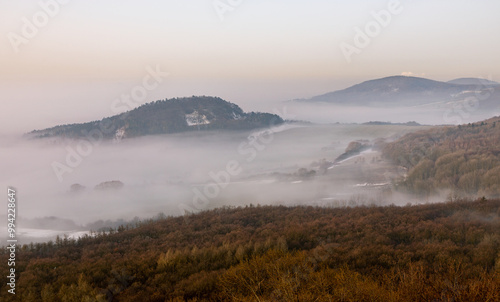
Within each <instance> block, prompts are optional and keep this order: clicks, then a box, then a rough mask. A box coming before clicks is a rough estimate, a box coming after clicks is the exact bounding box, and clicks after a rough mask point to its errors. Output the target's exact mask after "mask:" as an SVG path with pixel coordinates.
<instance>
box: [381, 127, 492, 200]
mask: <svg viewBox="0 0 500 302" xmlns="http://www.w3.org/2000/svg"><path fill="white" fill-rule="evenodd" d="M383 153H384V155H385V156H386V157H387V158H389V159H391V160H392V161H393V162H395V163H396V164H398V165H400V166H403V167H405V168H407V169H409V170H408V174H407V177H406V178H405V179H403V180H402V181H401V182H400V183H399V185H400V186H401V187H402V188H404V189H406V190H409V191H410V192H413V193H417V194H422V195H428V194H432V193H436V192H437V191H438V190H442V189H446V190H452V191H453V194H454V195H458V196H466V195H467V196H477V195H479V196H487V197H499V196H500V117H495V118H491V119H488V120H485V121H482V122H478V123H473V124H467V125H459V126H447V127H435V128H433V129H430V130H426V131H419V132H415V133H410V134H407V135H405V136H404V137H402V138H401V139H399V140H397V141H395V142H392V143H390V144H388V145H386V146H385V147H384V151H383Z"/></svg>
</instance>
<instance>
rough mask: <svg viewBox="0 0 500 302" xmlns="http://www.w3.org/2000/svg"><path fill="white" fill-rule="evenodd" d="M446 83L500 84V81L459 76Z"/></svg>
mask: <svg viewBox="0 0 500 302" xmlns="http://www.w3.org/2000/svg"><path fill="white" fill-rule="evenodd" d="M446 83H450V84H457V85H484V86H487V85H500V83H498V82H495V81H490V80H487V79H481V78H459V79H454V80H451V81H448V82H446Z"/></svg>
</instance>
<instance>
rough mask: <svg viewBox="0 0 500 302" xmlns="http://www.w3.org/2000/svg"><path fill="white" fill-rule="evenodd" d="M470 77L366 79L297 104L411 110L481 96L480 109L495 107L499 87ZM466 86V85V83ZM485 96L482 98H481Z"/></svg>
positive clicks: (499, 98) (497, 101) (497, 102)
mask: <svg viewBox="0 0 500 302" xmlns="http://www.w3.org/2000/svg"><path fill="white" fill-rule="evenodd" d="M476 80H477V81H476V82H477V84H470V83H474V81H473V80H472V79H471V78H464V79H456V80H452V81H450V82H440V81H434V80H429V79H425V78H418V77H409V76H391V77H386V78H381V79H375V80H369V81H365V82H362V83H360V84H357V85H354V86H351V87H348V88H346V89H343V90H337V91H334V92H329V93H326V94H323V95H319V96H315V97H312V98H310V99H303V100H300V101H301V102H310V103H314V102H323V103H331V104H337V105H353V106H371V107H385V106H391V107H412V106H421V105H427V104H433V103H443V104H445V103H447V102H460V101H463V100H465V99H466V98H469V97H477V96H481V97H482V99H481V101H482V108H483V109H491V108H496V107H498V105H499V102H500V85H494V83H495V82H492V81H490V82H484V83H486V84H482V82H480V80H479V79H476ZM467 83H469V84H467ZM485 95H487V96H488V97H487V98H485V97H484V96H485Z"/></svg>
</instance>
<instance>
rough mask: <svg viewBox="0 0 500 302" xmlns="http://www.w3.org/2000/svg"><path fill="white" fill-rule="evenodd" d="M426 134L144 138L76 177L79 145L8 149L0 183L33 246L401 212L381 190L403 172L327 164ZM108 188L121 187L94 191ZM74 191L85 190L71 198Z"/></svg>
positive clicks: (308, 128)
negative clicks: (162, 228) (253, 208)
mask: <svg viewBox="0 0 500 302" xmlns="http://www.w3.org/2000/svg"><path fill="white" fill-rule="evenodd" d="M427 128H429V127H428V126H400V125H377V126H374V125H355V124H337V125H312V124H300V123H294V124H285V125H281V126H277V127H273V128H270V129H262V130H257V131H243V132H242V131H208V132H191V133H180V134H168V135H158V136H145V137H140V138H133V139H125V140H122V141H119V142H112V141H103V142H102V143H101V144H99V145H94V146H93V147H92V149H91V152H89V154H86V156H80V158H81V160H80V162H79V163H78V165H75V167H71V166H70V165H69V163H68V162H67V158H68V156H69V155H73V153H71V152H69V151H68V150H70V151H71V150H73V151H72V152H76V151H77V150H79V149H78V148H79V143H81V142H80V141H79V140H69V139H60V138H48V139H41V140H22V141H19V140H14V141H11V142H10V143H9V144H7V145H6V146H4V147H1V148H2V151H3V152H4V153H5V154H6V155H7V156H8V157H9V158H11V159H12V160H10V161H9V162H6V163H5V164H6V166H5V169H4V170H3V171H6V172H7V171H8V174H6V175H4V179H5V178H6V177H8V178H9V181H10V182H11V184H17V186H18V187H19V192H18V199H19V203H18V209H17V210H18V211H19V213H20V215H19V217H20V218H19V228H18V231H19V232H20V234H19V235H20V236H19V239H20V240H21V241H22V242H23V243H29V242H30V241H38V242H39V241H43V240H48V239H52V240H54V239H55V236H56V235H57V234H59V235H60V236H63V234H67V235H69V236H73V234H75V233H76V234H79V232H82V231H90V230H91V229H92V230H98V229H99V228H100V227H104V226H105V225H106V223H102V222H105V221H108V222H110V221H113V222H116V221H120V220H125V221H130V220H132V219H134V217H138V218H141V219H147V218H150V217H153V216H156V215H157V214H158V213H164V214H165V215H167V216H178V215H183V214H184V213H185V212H186V211H190V212H199V211H202V210H207V209H213V208H217V207H222V206H244V205H248V204H250V203H253V204H258V203H259V204H262V205H273V204H274V205H299V204H305V205H329V204H331V203H335V202H338V201H342V202H348V201H349V200H351V199H353V200H355V201H356V202H357V203H356V204H362V203H366V204H370V203H374V204H379V205H386V204H391V203H395V204H402V205H404V204H406V203H408V202H411V200H409V198H410V197H407V196H400V197H398V196H397V195H393V196H391V195H390V194H387V190H385V191H384V190H383V189H384V187H388V186H390V182H391V179H392V178H393V177H396V176H397V175H399V174H401V173H402V171H400V170H398V168H397V167H396V166H394V165H393V164H391V163H390V162H387V161H386V160H383V158H382V156H381V155H380V153H379V152H378V151H375V150H365V151H364V152H363V153H362V154H354V155H353V156H350V157H349V158H346V159H345V160H343V161H342V162H340V163H338V164H335V165H333V162H334V160H335V159H336V158H337V157H338V156H339V155H341V154H342V153H343V152H344V151H345V149H346V147H347V145H348V144H349V143H350V142H352V141H355V140H366V141H369V142H372V141H373V140H375V139H377V138H380V137H386V138H388V139H389V140H393V139H395V138H397V137H400V136H402V135H403V134H405V133H408V132H411V131H416V130H418V129H427ZM266 131H271V132H269V133H268V132H266ZM68 154H69V155H68ZM69 158H70V159H72V160H73V158H72V157H69ZM54 162H57V163H60V164H63V165H67V167H69V168H70V170H67V171H66V170H64V171H63V173H62V174H61V180H62V181H61V182H60V181H59V180H60V179H59V178H58V176H57V173H55V170H54V169H53V165H54ZM230 162H231V163H237V166H238V168H239V169H236V170H237V171H236V172H239V173H236V174H235V175H229V178H227V176H228V172H227V165H228V163H230ZM321 163H322V165H323V166H321V167H320V164H321ZM312 171H314V173H312ZM308 173H312V175H309V174H308ZM112 180H116V181H120V182H122V183H123V184H124V186H123V187H122V188H120V189H113V188H111V189H109V190H95V189H94V187H95V186H97V185H98V184H100V183H103V182H106V181H112ZM74 184H78V185H80V186H81V190H77V191H75V190H72V189H71V188H72V187H71V186H72V185H74ZM378 185H380V187H379V186H378ZM207 193H208V194H207ZM215 193H217V194H215ZM200 194H201V195H202V196H201V197H197V196H199V195H200ZM443 199H444V197H443ZM443 199H441V198H438V199H437V200H443ZM427 201H429V200H427ZM415 202H418V201H415ZM2 219H4V218H3V217H2ZM61 220H62V221H61ZM65 220H70V222H68V221H65ZM99 221H101V223H100V222H99ZM4 225H5V224H2V227H3V226H4ZM108 226H113V223H108ZM38 230H39V231H38Z"/></svg>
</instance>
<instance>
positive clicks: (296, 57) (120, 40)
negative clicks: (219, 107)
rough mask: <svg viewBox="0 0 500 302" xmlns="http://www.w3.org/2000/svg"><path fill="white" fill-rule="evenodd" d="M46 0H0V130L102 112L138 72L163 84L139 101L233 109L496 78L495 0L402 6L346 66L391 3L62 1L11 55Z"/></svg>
mask: <svg viewBox="0 0 500 302" xmlns="http://www.w3.org/2000/svg"><path fill="white" fill-rule="evenodd" d="M54 1H55V0H38V1H28V0H25V1H1V2H0V91H1V92H2V93H1V98H2V99H1V103H2V109H3V110H2V112H1V113H0V114H1V115H0V120H1V122H0V127H1V129H4V130H5V129H10V128H11V129H13V130H14V131H20V132H26V131H29V130H30V129H33V128H44V127H49V126H52V125H55V124H60V123H70V122H83V121H87V120H89V119H91V120H92V119H100V118H102V117H104V116H109V115H111V114H112V113H113V112H111V110H110V107H111V105H110V104H111V103H112V102H113V100H114V99H115V98H117V97H119V96H120V95H121V94H123V93H129V92H130V90H131V89H133V87H135V85H139V84H140V83H141V81H142V78H143V77H144V76H145V75H146V74H147V73H146V70H145V68H146V67H147V66H153V67H154V66H160V68H161V70H163V71H165V72H168V73H169V76H168V77H167V78H166V79H165V80H164V82H163V83H162V84H161V85H160V86H159V87H158V88H157V89H155V90H154V91H151V92H150V93H149V94H148V96H147V98H146V99H145V100H144V102H143V103H146V102H150V101H154V100H156V99H163V98H170V97H177V96H190V95H216V96H220V97H222V98H224V99H226V100H228V101H231V102H234V103H237V104H239V105H241V106H242V107H243V109H244V110H254V109H258V108H259V104H260V103H262V102H272V101H283V100H288V99H294V98H303V97H311V96H314V95H319V94H323V93H325V92H329V91H333V90H337V89H342V88H345V87H347V86H350V85H353V84H356V83H359V82H362V81H365V80H369V79H373V78H379V77H385V76H390V75H398V74H402V73H405V74H413V75H415V76H423V77H426V78H430V79H434V80H443V81H447V80H451V79H454V78H458V77H484V78H490V79H492V80H496V81H499V80H500V60H499V59H498V53H499V50H500V39H498V37H497V36H498V34H497V32H496V31H497V30H498V29H500V18H498V12H500V1H498V0H480V1H464V0H459V1H457V0H455V1H451V0H440V1H436V0H434V1H431V0H419V1H415V0H414V1H411V0H401V1H399V2H400V4H401V7H402V11H401V12H400V13H399V14H396V15H391V20H390V22H389V24H388V25H387V26H386V27H381V30H380V33H378V34H376V35H375V36H374V37H373V38H371V39H370V42H369V44H368V45H367V46H366V47H364V48H362V49H360V53H359V54H354V55H352V57H351V59H352V61H351V62H350V63H348V62H347V60H346V58H345V57H344V55H343V54H342V51H341V48H340V45H341V43H342V42H345V43H348V44H351V45H354V42H353V39H354V37H355V35H356V32H355V29H354V28H355V27H358V28H360V29H362V30H364V29H365V27H366V26H367V24H369V22H373V21H374V17H373V15H372V12H379V11H381V10H387V9H388V3H389V2H390V1H379V0H371V1H368V0H354V1H340V0H330V1H327V0H316V1H298V0H286V1H285V0H275V1H272V2H271V1H262V0H261V1H258V0H254V1H236V0H232V1H228V0H220V3H238V2H241V4H239V5H236V6H235V7H234V8H233V9H232V10H231V11H227V12H226V13H225V14H224V20H222V21H221V19H220V18H219V16H218V14H217V12H216V10H215V8H214V5H213V3H214V2H216V1H214V0H189V1H181V0H177V1H174V0H162V1H159V0H158V1H153V0H149V1H132V0H120V1H118V0H108V1H97V0H87V1H76V0H73V1H71V0H66V1H65V2H68V3H67V4H64V5H60V7H59V10H58V11H57V13H55V14H54V16H53V17H49V18H48V19H47V22H46V25H44V26H43V27H42V28H40V29H39V30H38V32H37V33H36V34H35V35H34V36H33V37H30V38H29V39H27V40H28V41H27V43H25V44H20V45H18V50H19V52H16V51H15V50H14V47H13V46H12V43H11V40H12V33H13V34H15V35H19V36H22V30H23V27H24V25H23V24H24V21H23V18H26V19H27V20H29V21H30V22H32V21H33V17H34V16H37V14H38V16H40V12H43V10H42V8H41V7H40V3H49V2H54ZM61 2H62V1H61ZM52 8H53V6H52ZM43 21H44V20H42V22H43ZM9 35H10V36H9ZM21 110H22V112H23V116H25V119H23V120H20V119H19V118H18V117H16V114H20V112H21Z"/></svg>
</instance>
